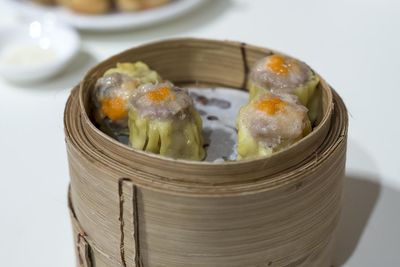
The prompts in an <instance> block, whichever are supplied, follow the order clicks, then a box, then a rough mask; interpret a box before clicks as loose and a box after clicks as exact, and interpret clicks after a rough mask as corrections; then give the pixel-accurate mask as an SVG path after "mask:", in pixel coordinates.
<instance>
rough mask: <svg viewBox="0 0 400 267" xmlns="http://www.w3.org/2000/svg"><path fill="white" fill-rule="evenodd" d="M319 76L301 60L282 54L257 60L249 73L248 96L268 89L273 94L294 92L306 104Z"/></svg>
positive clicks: (251, 96)
mask: <svg viewBox="0 0 400 267" xmlns="http://www.w3.org/2000/svg"><path fill="white" fill-rule="evenodd" d="M318 83H319V78H318V76H317V75H315V74H314V72H313V71H312V70H311V69H310V68H309V67H308V66H307V65H306V64H305V63H303V62H300V61H298V60H295V59H293V58H290V57H287V56H282V55H276V54H274V55H270V56H267V57H265V58H262V59H261V60H259V61H258V62H257V63H256V64H255V66H254V67H253V68H252V70H251V73H250V98H253V97H255V96H256V95H257V94H258V93H260V92H263V91H265V90H269V91H271V92H272V93H274V94H282V93H287V94H294V95H296V96H297V97H298V98H299V100H300V102H301V103H302V104H303V105H305V106H307V105H308V102H309V100H310V98H311V97H312V96H313V94H314V91H315V89H316V86H317V85H318Z"/></svg>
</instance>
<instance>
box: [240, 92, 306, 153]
mask: <svg viewBox="0 0 400 267" xmlns="http://www.w3.org/2000/svg"><path fill="white" fill-rule="evenodd" d="M307 111H308V110H307V108H306V107H304V106H303V105H301V104H300V103H299V102H298V99H297V97H296V96H293V95H290V94H282V95H274V94H272V93H270V92H264V93H260V94H258V95H257V96H255V97H254V98H253V99H252V100H251V101H250V102H249V103H248V104H247V105H246V106H243V107H242V108H241V109H240V112H239V115H238V117H237V128H238V148H237V150H238V159H247V158H255V157H260V156H270V155H271V154H272V153H274V152H277V151H280V150H283V149H285V148H287V147H288V146H290V145H291V144H293V143H295V142H296V141H298V140H300V139H301V138H303V137H304V136H306V135H307V134H309V133H310V132H311V124H310V120H309V119H308V116H307Z"/></svg>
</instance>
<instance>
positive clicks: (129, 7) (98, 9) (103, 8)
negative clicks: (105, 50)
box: [33, 0, 171, 15]
mask: <svg viewBox="0 0 400 267" xmlns="http://www.w3.org/2000/svg"><path fill="white" fill-rule="evenodd" d="M33 1H34V2H35V3H38V4H41V5H61V6H64V7H66V8H67V9H69V10H72V11H74V12H77V13H83V14H92V15H96V14H105V13H109V12H115V11H117V12H134V11H140V10H145V9H150V8H154V7H158V6H161V5H164V4H166V3H168V2H170V1H171V0H33Z"/></svg>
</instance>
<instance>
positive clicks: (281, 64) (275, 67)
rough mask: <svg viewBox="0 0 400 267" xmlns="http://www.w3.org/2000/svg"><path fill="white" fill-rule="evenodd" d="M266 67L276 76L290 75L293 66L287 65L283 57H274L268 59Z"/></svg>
mask: <svg viewBox="0 0 400 267" xmlns="http://www.w3.org/2000/svg"><path fill="white" fill-rule="evenodd" d="M266 67H267V68H268V69H270V70H271V71H273V72H275V73H276V74H279V75H288V74H289V69H290V67H291V64H287V63H286V62H285V58H284V57H283V56H280V55H272V56H270V57H269V58H268V60H267V64H266Z"/></svg>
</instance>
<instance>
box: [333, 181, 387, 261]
mask: <svg viewBox="0 0 400 267" xmlns="http://www.w3.org/2000/svg"><path fill="white" fill-rule="evenodd" d="M371 178H372V177H357V176H347V177H346V178H345V182H344V206H343V211H342V217H341V221H340V223H339V227H338V233H337V245H336V246H337V249H336V254H335V259H334V266H335V267H336V266H342V265H343V264H345V263H346V261H347V260H348V259H349V258H350V257H351V255H352V254H353V252H354V251H355V249H356V248H357V245H358V242H359V241H360V238H361V236H362V234H363V232H364V229H365V226H366V225H367V223H368V221H369V218H370V216H371V214H372V212H373V210H374V208H375V204H376V202H377V201H378V199H379V196H380V193H381V185H380V184H379V183H378V182H377V179H371ZM374 180H375V181H374Z"/></svg>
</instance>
